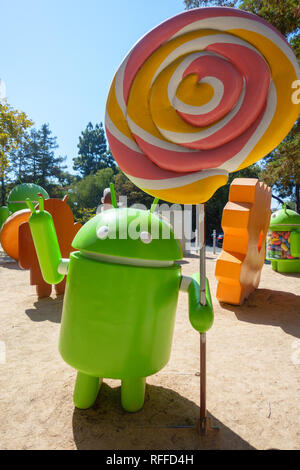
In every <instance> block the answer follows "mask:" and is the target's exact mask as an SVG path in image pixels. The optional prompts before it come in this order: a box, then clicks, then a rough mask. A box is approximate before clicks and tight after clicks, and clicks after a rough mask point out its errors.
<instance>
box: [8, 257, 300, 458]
mask: <svg viewBox="0 0 300 470" xmlns="http://www.w3.org/2000/svg"><path fill="white" fill-rule="evenodd" d="M207 257H208V259H207V270H208V277H209V279H210V282H211V290H212V294H213V296H214V295H215V290H216V281H215V278H214V269H215V262H216V257H215V256H214V255H213V254H212V253H208V255H207ZM182 267H183V273H184V274H191V273H193V272H196V271H197V270H198V259H197V257H195V256H194V257H193V256H192V255H191V257H190V258H188V259H187V258H186V259H185V260H184V261H183V263H182ZM0 286H1V299H0V359H1V361H2V363H0V449H153V450H155V449H299V448H300V400H299V397H300V295H299V294H300V292H299V291H300V275H288V276H287V275H286V276H285V275H282V274H278V273H275V272H273V271H272V270H271V267H270V266H269V265H265V266H264V269H263V273H262V281H261V284H260V288H259V289H258V290H257V291H256V292H255V293H253V294H252V295H251V296H250V298H249V299H248V301H247V302H246V303H245V304H244V306H242V307H233V306H228V305H223V306H220V305H219V303H218V302H217V301H216V300H215V301H214V307H215V324H214V326H213V328H212V329H211V330H210V332H209V333H208V335H207V341H208V344H207V347H208V350H207V367H208V375H207V388H208V390H207V406H208V415H209V416H210V417H211V418H212V420H213V422H214V424H216V425H218V427H219V431H217V432H213V431H212V432H210V433H209V434H208V435H207V436H206V437H199V436H198V435H197V434H196V432H195V430H194V429H193V428H192V427H191V426H193V424H194V423H195V421H196V420H197V418H198V416H199V377H197V376H196V375H195V374H196V373H197V371H198V370H199V335H198V334H197V333H196V332H195V331H193V330H192V328H191V327H190V325H189V321H188V312H187V304H188V299H187V295H186V294H184V293H183V294H180V299H179V305H178V311H177V321H176V330H175V336H174V343H173V350H172V356H171V360H170V362H169V364H168V366H167V367H166V368H165V369H163V370H162V371H161V372H160V373H158V374H157V375H155V376H152V377H150V378H148V386H147V391H146V401H145V406H144V408H143V410H142V411H140V412H139V413H136V414H127V413H125V412H124V411H123V410H122V408H121V406H120V383H119V382H118V381H112V380H105V383H104V385H103V386H102V388H101V391H100V393H99V396H98V399H97V401H96V403H95V405H94V406H93V408H91V409H90V410H88V411H80V410H78V409H75V408H74V406H73V402H72V392H73V385H74V380H75V371H74V370H73V369H72V368H71V367H69V366H68V365H67V364H65V363H64V361H63V360H62V359H61V357H60V355H59V353H58V351H57V342H58V334H59V328H60V318H61V310H62V302H63V299H62V298H61V297H56V296H55V294H53V297H52V298H50V299H46V300H40V301H37V299H36V295H35V288H34V287H31V286H30V285H29V272H28V271H22V270H20V269H19V268H18V266H17V264H16V263H15V262H12V260H10V259H8V258H7V257H5V256H4V255H3V253H0ZM297 294H298V295H297ZM214 298H215V297H214ZM4 344H5V348H6V362H4V360H3V359H4V358H3V349H4ZM1 350H2V356H1Z"/></svg>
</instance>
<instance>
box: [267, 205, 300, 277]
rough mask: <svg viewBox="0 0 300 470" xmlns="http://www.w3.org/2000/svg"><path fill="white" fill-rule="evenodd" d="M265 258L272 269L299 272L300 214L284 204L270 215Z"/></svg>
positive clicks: (283, 271)
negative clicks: (269, 262)
mask: <svg viewBox="0 0 300 470" xmlns="http://www.w3.org/2000/svg"><path fill="white" fill-rule="evenodd" d="M267 259H268V260H269V261H271V263H272V268H273V269H274V271H278V272H280V273H299V272H300V215H299V214H297V212H295V211H292V210H290V209H287V208H286V206H285V207H284V209H282V210H279V211H277V212H274V213H273V214H272V215H271V221H270V230H269V233H268V238H267Z"/></svg>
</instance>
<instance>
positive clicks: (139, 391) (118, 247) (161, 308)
mask: <svg viewBox="0 0 300 470" xmlns="http://www.w3.org/2000/svg"><path fill="white" fill-rule="evenodd" d="M43 202H44V201H43V199H41V200H40V210H36V209H35V208H34V207H33V205H32V204H31V203H30V201H29V207H30V208H31V210H32V212H33V213H32V215H31V217H30V219H29V225H30V229H31V233H32V237H33V240H34V244H35V248H36V251H37V255H38V258H39V262H40V266H41V271H42V273H43V277H44V279H45V280H46V281H47V282H48V283H49V284H58V283H59V282H61V281H62V279H63V278H64V275H65V274H67V284H66V293H65V297H64V305H63V314H62V323H61V331H60V340H59V350H60V353H61V355H62V357H63V359H64V360H65V361H66V362H67V363H68V364H70V365H71V366H72V367H74V368H75V369H77V371H78V374H77V380H76V385H75V391H74V403H75V405H76V406H77V407H78V408H83V409H84V408H89V407H90V406H92V405H93V403H94V402H95V400H96V398H97V395H98V391H99V387H100V385H101V382H102V379H103V378H105V377H106V378H111V379H121V382H122V385H121V402H122V406H123V408H124V409H125V410H127V411H131V412H133V411H138V410H139V409H140V408H141V407H142V406H143V404H144V394H145V384H146V377H147V376H149V375H152V374H155V373H157V372H158V371H159V370H160V369H162V368H163V367H164V366H165V365H166V364H167V362H168V360H169V357H170V353H171V345H172V337H173V329H174V323H175V313H176V307H177V301H178V294H179V291H180V290H184V291H186V292H188V295H189V317H190V322H191V324H192V326H193V327H194V328H195V329H196V330H197V331H199V332H202V333H204V332H206V331H207V330H208V329H209V328H210V327H211V326H212V324H213V309H212V302H211V297H210V292H209V285H208V281H206V289H205V290H206V305H205V306H204V305H201V303H200V286H199V274H198V275H196V276H193V277H191V278H190V277H184V276H182V275H181V266H180V265H179V264H178V263H176V260H180V259H181V258H182V252H181V249H180V245H179V243H178V240H176V238H175V237H174V233H173V231H172V229H171V227H170V225H169V224H167V223H166V222H165V221H163V220H162V219H160V218H159V217H157V216H156V215H155V214H154V213H153V212H152V211H144V210H139V209H127V208H124V209H117V208H116V204H115V203H114V208H113V209H111V210H106V211H103V212H101V213H100V214H98V215H97V216H95V217H94V218H92V219H91V220H89V221H88V222H87V223H86V224H85V225H84V226H83V227H82V228H81V229H80V231H79V232H78V233H77V235H76V237H75V239H74V240H73V243H72V246H73V248H74V249H75V250H78V251H77V252H73V253H71V255H70V259H63V258H62V256H61V253H60V249H59V244H58V240H57V236H56V233H55V228H54V224H53V220H52V217H51V215H50V214H49V212H47V211H44V208H43ZM104 286H105V287H104Z"/></svg>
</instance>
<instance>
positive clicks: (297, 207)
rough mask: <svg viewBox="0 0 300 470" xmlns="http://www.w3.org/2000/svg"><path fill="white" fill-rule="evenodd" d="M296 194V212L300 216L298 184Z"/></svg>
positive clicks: (299, 187) (299, 188) (299, 186)
mask: <svg viewBox="0 0 300 470" xmlns="http://www.w3.org/2000/svg"><path fill="white" fill-rule="evenodd" d="M295 193H296V211H297V212H298V214H300V185H299V184H296V188H295Z"/></svg>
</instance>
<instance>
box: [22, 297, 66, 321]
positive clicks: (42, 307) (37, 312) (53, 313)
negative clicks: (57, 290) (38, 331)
mask: <svg viewBox="0 0 300 470" xmlns="http://www.w3.org/2000/svg"><path fill="white" fill-rule="evenodd" d="M63 299H64V296H63V295H59V296H57V297H56V298H55V299H53V298H52V297H47V298H45V299H38V300H37V301H36V302H34V304H33V305H34V308H28V309H27V310H25V313H26V315H28V317H29V318H30V320H32V321H34V322H41V321H51V322H54V323H60V321H61V314H62V306H63Z"/></svg>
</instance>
